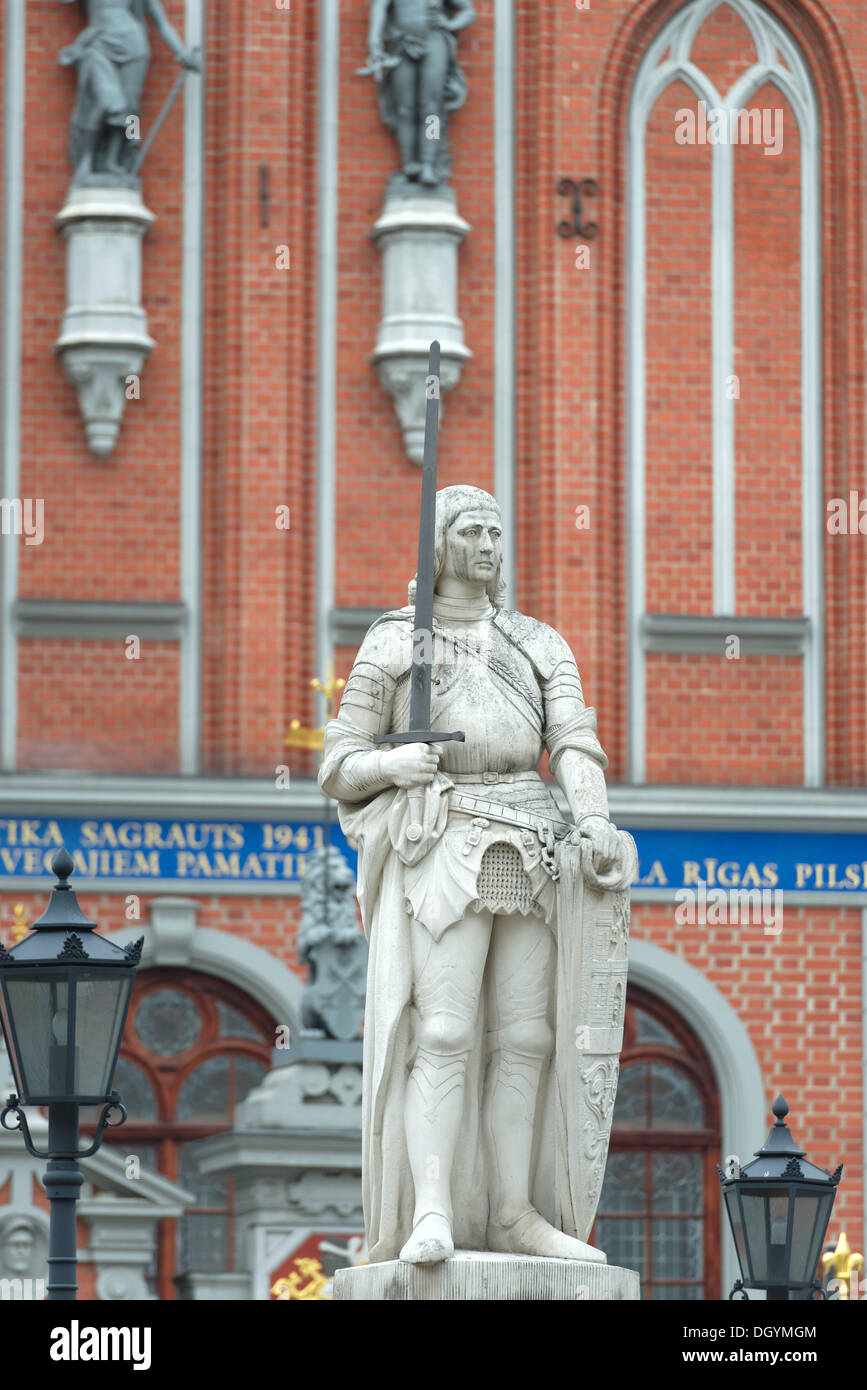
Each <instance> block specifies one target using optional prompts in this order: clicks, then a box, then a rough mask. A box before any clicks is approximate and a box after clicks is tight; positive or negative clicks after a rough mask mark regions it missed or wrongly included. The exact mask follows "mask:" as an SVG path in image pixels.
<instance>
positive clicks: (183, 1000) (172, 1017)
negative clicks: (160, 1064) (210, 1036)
mask: <svg viewBox="0 0 867 1390" xmlns="http://www.w3.org/2000/svg"><path fill="white" fill-rule="evenodd" d="M201 1026H202V1021H201V1018H200V1017H199V1011H198V1009H197V1008H196V1005H195V1004H194V1003H193V1000H192V999H191V998H190V997H189V995H188V994H184V993H183V991H182V990H179V989H155V990H153V992H152V993H151V994H148V995H146V996H145V998H144V999H143V1000H142V1001H141V1003H140V1004H139V1006H138V1008H137V1009H136V1013H135V1031H136V1032H137V1033H138V1035H139V1038H140V1039H141V1041H142V1042H143V1043H144V1045H145V1047H146V1048H148V1050H149V1051H150V1052H155V1053H156V1054H157V1056H158V1057H177V1056H178V1054H179V1053H181V1052H186V1051H187V1050H188V1049H189V1048H191V1047H192V1046H193V1043H194V1042H195V1041H196V1038H197V1037H198V1036H199V1031H200V1029H201Z"/></svg>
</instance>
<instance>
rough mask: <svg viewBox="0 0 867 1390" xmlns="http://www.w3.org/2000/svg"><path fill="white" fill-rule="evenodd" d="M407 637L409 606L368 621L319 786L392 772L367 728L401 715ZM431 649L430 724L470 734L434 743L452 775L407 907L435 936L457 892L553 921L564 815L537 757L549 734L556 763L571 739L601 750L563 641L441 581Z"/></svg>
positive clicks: (344, 788) (373, 781) (364, 795)
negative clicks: (444, 815)
mask: <svg viewBox="0 0 867 1390" xmlns="http://www.w3.org/2000/svg"><path fill="white" fill-rule="evenodd" d="M412 642H413V609H412V608H411V607H408V608H404V609H400V610H396V611H394V612H391V613H386V614H384V615H383V617H381V618H379V619H378V620H377V621H376V622H375V623H374V624H373V626H372V627H371V628H370V629H369V631H368V633H367V635H366V637H365V639H364V641H363V643H362V645H361V648H360V650H359V652H358V655H357V657H356V660H355V663H354V665H353V668H352V672H351V674H350V676H349V679H348V681H347V684H346V687H345V689H344V692H343V697H342V700H341V705H340V712H339V715H338V718H337V720H336V721H335V723H336V724H338V725H339V726H340V729H341V734H342V736H343V742H344V747H349V748H350V751H349V752H348V754H347V755H346V756H344V757H343V760H342V762H341V765H340V768H339V771H336V772H335V771H332V772H331V773H330V775H328V776H327V777H325V778H320V782H321V785H322V789H323V791H325V792H326V794H327V795H331V796H336V797H337V798H338V799H340V800H345V801H353V802H362V801H365V800H367V799H368V798H369V797H371V796H374V795H376V794H377V793H378V792H379V791H382V790H383V789H384V788H385V787H386V786H388V785H390V783H389V781H388V779H387V777H386V776H385V775H384V774H383V763H382V759H387V758H388V757H389V753H388V751H383V752H379V751H371V750H372V748H373V737H374V735H376V734H384V733H388V732H402V731H405V730H407V729H408V727H409V709H410V681H411V670H412ZM431 657H432V688H431V728H432V729H433V730H437V729H443V730H458V729H461V730H463V731H464V733H465V735H466V740H465V742H463V743H461V742H457V741H446V742H444V743H443V745H442V748H443V753H442V756H441V758H440V763H439V768H440V772H441V773H443V774H444V775H445V777H446V778H448V780H449V782H451V783H452V784H453V786H452V788H451V790H449V791H448V793H447V795H448V802H449V805H448V821H447V825H446V827H445V829H444V830H443V832H442V834H441V835H440V836H439V837H438V838H437V840H436V842H435V843H434V844H433V846H432V848H431V849H430V852H429V853H428V854H427V855H426V856H425V858H424V859H423V860H422V862H421V863H420V864H418V865H417V866H416V867H415V869H413V868H412V867H409V868H408V869H407V872H406V879H405V891H406V907H407V911H409V912H411V913H412V915H413V916H414V917H415V918H416V919H417V920H418V921H420V922H422V923H423V924H424V925H425V926H426V927H427V928H428V930H429V931H430V932H431V933H432V935H433V936H434V937H435V938H438V937H439V936H440V935H441V934H442V932H443V931H445V929H446V928H447V927H448V926H449V925H451V923H452V922H454V921H456V920H458V919H459V918H460V917H461V916H462V914H463V911H464V910H465V908H466V906H467V904H471V905H472V906H474V907H476V908H478V907H481V906H484V907H488V908H490V909H491V910H492V911H494V912H515V911H517V912H523V913H532V914H534V915H536V916H538V917H540V918H542V919H543V920H544V921H545V922H548V923H550V922H551V921H552V919H553V917H554V913H555V909H556V891H555V885H554V879H555V877H556V872H557V871H556V867H555V859H554V848H555V842H556V840H557V839H558V838H561V837H562V836H565V835H566V834H568V833H569V831H570V830H571V828H572V827H571V825H569V824H568V823H567V822H565V821H564V820H563V818H562V816H561V813H560V810H559V808H558V806H557V803H556V801H555V800H554V797H553V795H552V793H551V789H550V785H549V784H548V783H546V782H545V781H543V779H542V777H541V776H540V775H539V772H538V770H537V769H538V764H539V760H540V758H541V756H542V753H543V751H544V750H545V749H546V748H547V750H548V755H549V765H550V768H551V771H552V773H556V769H557V764H558V762H559V759H560V758H561V757H562V755H563V753H564V752H565V751H566V749H569V748H571V749H575V750H577V751H579V752H581V753H582V754H584V755H585V756H587V757H588V758H590V759H591V760H593V762H595V763H596V764H598V766H599V767H601V768H604V767H605V766H606V764H607V759H606V757H605V754H604V752H603V751H602V748H601V746H600V744H599V742H598V740H597V738H596V720H595V714H594V711H593V710H592V709H587V707H586V706H585V704H584V698H583V694H582V691H581V681H580V678H579V675H578V669H577V666H576V664H575V659H574V657H573V655H572V652H571V651H570V649H569V647H568V645H567V643H566V642H565V641H564V640H563V638H562V637H560V636H559V634H558V633H556V632H555V631H554V630H553V629H552V628H550V627H548V626H547V625H546V624H545V623H541V622H538V621H537V620H536V619H534V618H530V617H527V616H525V615H524V614H521V613H518V612H513V611H508V610H505V609H500V610H497V609H495V608H494V607H493V606H492V605H491V604H490V603H489V601H488V599H487V597H484V598H483V599H482V600H469V601H468V600H455V599H444V598H441V597H440V596H439V595H437V596H435V600H434V632H433V643H432V652H431ZM330 729H331V726H329V731H328V732H326V754H327V753H328V751H329V743H330V741H331V740H330ZM347 736H348V737H347ZM353 742H354V743H355V751H352V749H351V744H352V743H353ZM586 809H587V811H588V812H592V811H594V810H596V809H597V808H596V807H594V806H592V805H588V807H587V808H586Z"/></svg>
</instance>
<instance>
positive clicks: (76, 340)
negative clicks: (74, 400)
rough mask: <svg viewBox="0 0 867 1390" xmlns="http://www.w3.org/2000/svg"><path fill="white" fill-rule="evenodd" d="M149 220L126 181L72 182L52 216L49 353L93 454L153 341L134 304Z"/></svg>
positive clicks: (107, 441) (108, 435) (105, 444)
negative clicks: (55, 297) (58, 249)
mask: <svg viewBox="0 0 867 1390" xmlns="http://www.w3.org/2000/svg"><path fill="white" fill-rule="evenodd" d="M97 177H98V176H95V178H97ZM154 220H155V219H154V214H153V213H152V212H150V211H149V210H148V209H147V208H146V207H145V205H144V203H143V202H142V198H141V193H140V192H139V189H138V187H137V185H136V184H135V183H134V182H130V185H129V186H121V187H116V186H110V185H107V184H104V183H99V182H94V183H93V184H89V183H87V184H78V185H76V186H74V187H73V188H71V189H70V192H69V195H68V197H67V199H66V203H65V204H64V206H63V209H62V211H61V212H60V213H59V215H58V217H57V219H56V226H57V228H58V230H59V232H60V233H61V235H62V236H63V238H64V240H65V242H66V313H65V314H64V316H63V324H62V326H61V330H60V338H59V339H58V341H57V343H56V344H55V352H56V353H57V354H58V356H59V358H60V360H61V362H62V363H63V368H64V371H65V372H66V375H67V376H68V378H69V380H70V381H71V382H72V384H73V385H74V387H75V389H76V392H77V395H78V405H79V409H80V410H81V414H82V418H83V420H84V430H85V434H86V436H87V442H88V444H89V446H90V449H91V452H92V453H94V454H97V455H99V456H100V457H105V456H106V455H107V454H110V453H111V451H112V449H113V448H114V446H115V443H116V441H117V435H118V430H119V429H120V421H121V417H122V415H123V409H124V404H125V402H126V400H127V399H135V398H137V396H138V384H137V379H138V376H139V373H140V372H141V369H142V365H143V363H144V361H145V358H146V357H147V356H148V354H149V352H150V350H151V348H152V347H153V346H154V341H153V339H152V338H150V337H149V336H148V331H147V315H146V314H145V311H144V309H143V308H142V304H141V243H142V239H143V237H144V235H145V233H146V232H147V230H148V228H149V227H150V225H151V223H152V222H153V221H154ZM131 378H135V381H132V380H131Z"/></svg>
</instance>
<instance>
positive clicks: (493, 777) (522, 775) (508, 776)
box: [443, 770, 542, 786]
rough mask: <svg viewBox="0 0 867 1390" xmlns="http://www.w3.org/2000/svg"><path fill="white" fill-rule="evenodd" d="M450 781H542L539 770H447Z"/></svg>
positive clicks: (489, 783)
mask: <svg viewBox="0 0 867 1390" xmlns="http://www.w3.org/2000/svg"><path fill="white" fill-rule="evenodd" d="M443 775H444V776H445V777H448V779H449V781H450V782H484V783H486V784H487V785H488V786H494V785H495V784H496V783H497V782H541V780H542V778H541V777H540V775H539V773H538V772H446V771H445V770H443Z"/></svg>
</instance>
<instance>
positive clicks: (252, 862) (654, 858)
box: [0, 817, 867, 894]
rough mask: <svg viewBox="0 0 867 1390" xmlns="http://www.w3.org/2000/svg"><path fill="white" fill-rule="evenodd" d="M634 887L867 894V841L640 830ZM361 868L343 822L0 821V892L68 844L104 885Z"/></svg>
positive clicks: (86, 871)
mask: <svg viewBox="0 0 867 1390" xmlns="http://www.w3.org/2000/svg"><path fill="white" fill-rule="evenodd" d="M632 834H633V835H634V836H635V841H636V844H637V846H638V854H639V868H638V876H637V878H636V887H642V888H662V889H671V890H676V889H678V888H682V887H690V886H695V885H697V884H699V883H704V884H706V885H707V887H709V888H725V889H728V888H769V889H772V888H778V889H782V890H783V891H784V892H811V893H817V894H821V893H841V892H842V893H857V892H865V891H867V834H864V835H856V834H843V835H838V834H828V833H823V832H819V831H812V832H804V831H798V832H792V833H788V832H783V831H765V830H755V831H739V830H666V829H653V830H647V829H642V830H633V831H632ZM326 836H329V837H330V842H331V844H333V845H335V846H337V847H338V848H339V849H340V850H341V852H342V853H343V854H344V855H345V856H346V858H347V859H348V861H349V863H350V864H351V865H352V867H353V869H355V867H356V862H357V858H356V853H355V850H354V849H353V848H352V847H351V846H350V845H349V844H348V842H347V840H346V837H345V836H344V834H343V832H342V831H341V829H340V827H339V825H338V824H337V823H336V822H332V823H331V824H330V825H324V824H322V823H309V822H308V823H304V822H298V821H286V822H283V821H224V820H194V819H190V818H179V819H177V820H151V819H142V820H138V819H133V818H126V819H122V818H119V817H118V818H111V819H100V818H84V817H59V818H57V819H52V820H48V819H39V818H34V817H20V818H16V819H7V820H0V885H2V881H3V879H4V878H15V879H21V878H32V879H41V880H45V879H47V878H50V877H51V860H52V858H53V856H54V854H55V853H56V852H57V850H58V849H59V848H60V847H61V845H65V846H66V848H67V849H68V850H69V852H70V854H71V855H72V857H73V860H74V861H75V872H76V875H77V877H78V878H79V879H84V878H86V879H91V880H97V881H100V882H105V883H106V884H111V883H112V882H121V881H122V882H124V883H129V882H130V881H131V880H140V881H141V882H142V884H146V883H147V881H148V880H153V881H157V880H161V881H166V880H168V881H171V882H173V883H177V885H178V888H179V889H180V888H182V887H183V885H184V884H193V883H195V884H197V885H200V886H201V885H203V884H206V883H209V884H213V885H214V886H215V887H219V886H220V885H221V884H229V883H231V884H240V883H243V884H245V885H249V887H250V890H251V891H252V892H254V891H255V888H256V885H257V884H266V883H270V884H272V885H273V884H278V883H287V884H290V883H299V882H300V881H301V880H302V879H303V878H304V873H305V869H306V861H307V857H308V855H309V854H310V853H311V852H312V851H313V850H314V849H315V848H318V847H321V846H322V845H324V844H325V842H326Z"/></svg>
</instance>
